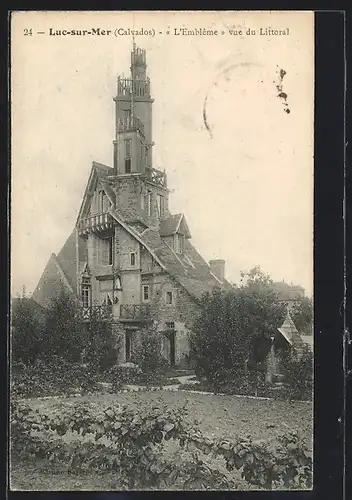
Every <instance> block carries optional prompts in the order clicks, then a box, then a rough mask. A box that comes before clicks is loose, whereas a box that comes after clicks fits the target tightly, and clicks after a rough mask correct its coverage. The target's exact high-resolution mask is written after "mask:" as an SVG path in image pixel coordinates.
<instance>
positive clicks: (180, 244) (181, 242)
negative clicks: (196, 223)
mask: <svg viewBox="0 0 352 500" xmlns="http://www.w3.org/2000/svg"><path fill="white" fill-rule="evenodd" d="M174 248H175V252H176V253H183V252H184V248H185V237H184V235H183V234H180V233H176V234H175V235H174Z"/></svg>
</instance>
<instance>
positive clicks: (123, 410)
mask: <svg viewBox="0 0 352 500" xmlns="http://www.w3.org/2000/svg"><path fill="white" fill-rule="evenodd" d="M185 413H186V408H179V409H178V410H176V411H172V410H170V409H166V408H164V407H154V408H152V410H150V411H149V412H148V413H145V412H142V411H139V410H138V409H137V410H134V409H131V408H128V407H126V406H120V405H110V406H108V407H106V408H101V407H99V406H97V405H87V404H82V403H76V404H66V405H64V404H61V405H60V411H59V412H57V413H56V414H51V415H48V414H46V413H45V412H44V413H43V412H39V411H38V410H36V411H33V410H32V409H31V408H30V407H29V406H28V405H23V404H17V403H16V404H14V405H13V407H12V409H11V453H12V458H13V459H17V460H18V459H19V460H29V459H33V458H38V457H44V458H46V459H47V460H48V461H49V462H50V461H51V462H53V463H57V462H59V461H62V462H65V463H66V464H67V465H68V466H69V467H70V468H71V469H73V470H81V469H85V470H89V469H100V470H115V471H116V472H117V473H118V474H119V481H120V482H123V484H124V485H125V487H126V488H127V489H137V488H139V487H142V488H143V487H156V488H165V487H166V488H167V487H170V486H172V488H173V489H175V488H177V487H178V486H180V487H181V488H183V489H217V488H219V489H232V488H233V486H234V481H233V480H232V479H231V478H229V477H228V476H225V475H224V474H222V473H221V472H219V471H218V470H216V469H213V468H212V467H211V466H210V465H208V464H207V463H206V461H205V457H206V456H207V455H210V454H211V455H212V456H213V457H222V459H223V460H224V462H225V465H226V468H227V470H228V471H232V470H234V469H237V470H241V471H242V476H243V477H244V478H245V480H246V481H247V482H248V483H249V484H251V485H254V486H257V487H258V488H265V489H271V488H282V487H286V488H295V489H297V488H299V489H302V488H311V484H312V459H311V453H310V452H309V450H308V448H307V447H306V445H305V443H304V442H302V440H301V439H300V437H299V436H298V435H297V434H296V433H293V432H289V433H287V434H285V435H283V436H280V437H279V438H278V440H277V442H276V443H272V442H269V441H259V442H258V441H257V442H255V441H252V440H251V439H250V438H236V439H213V438H209V437H207V436H204V435H203V434H202V432H201V431H200V430H199V429H198V428H197V426H196V425H194V426H192V425H186V424H185V422H184V416H185ZM73 432H75V433H77V434H78V435H79V436H85V435H88V436H91V438H93V441H92V440H91V441H89V442H85V443H82V441H79V442H76V443H73V444H72V443H71V444H66V443H64V442H63V441H60V440H59V439H58V437H63V436H65V435H66V434H67V433H73ZM103 437H104V442H102V441H100V439H101V438H103ZM170 439H173V440H174V441H175V442H177V443H178V444H179V446H180V448H181V449H183V450H185V451H186V452H188V453H189V454H190V455H191V457H192V458H191V460H187V459H185V457H184V456H181V455H179V460H176V461H173V462H172V463H171V462H168V461H167V460H165V459H164V458H162V455H161V450H162V447H163V444H164V443H165V442H166V441H169V440H170ZM201 456H204V459H202V458H201Z"/></svg>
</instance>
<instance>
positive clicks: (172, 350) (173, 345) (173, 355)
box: [169, 330, 176, 366]
mask: <svg viewBox="0 0 352 500" xmlns="http://www.w3.org/2000/svg"><path fill="white" fill-rule="evenodd" d="M169 341H170V365H171V366H175V364H176V332H175V330H172V331H171V332H170V333H169Z"/></svg>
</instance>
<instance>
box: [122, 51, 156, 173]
mask: <svg viewBox="0 0 352 500" xmlns="http://www.w3.org/2000/svg"><path fill="white" fill-rule="evenodd" d="M130 70H131V74H130V77H128V78H124V77H121V76H119V77H118V79H117V95H116V97H115V98H114V101H115V103H116V119H115V122H116V123H115V126H116V134H115V141H114V170H115V174H129V173H136V172H140V173H144V172H145V168H146V167H150V168H151V167H152V152H151V147H152V103H153V102H154V100H153V99H152V98H151V94H150V80H149V78H148V77H147V71H146V70H147V64H146V52H145V50H143V49H139V48H136V47H135V46H133V50H132V52H131V68H130Z"/></svg>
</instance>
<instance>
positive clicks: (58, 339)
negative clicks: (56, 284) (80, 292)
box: [42, 291, 86, 361]
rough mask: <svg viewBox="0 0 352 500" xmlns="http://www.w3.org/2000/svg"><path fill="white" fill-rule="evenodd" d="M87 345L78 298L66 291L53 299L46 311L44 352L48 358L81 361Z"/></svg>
mask: <svg viewBox="0 0 352 500" xmlns="http://www.w3.org/2000/svg"><path fill="white" fill-rule="evenodd" d="M85 344H86V335H85V329H84V324H83V322H82V318H81V309H80V307H79V304H78V302H77V300H76V298H75V297H74V296H72V295H70V294H68V293H67V292H65V291H61V292H60V293H59V294H58V295H57V296H55V297H53V298H52V300H51V303H50V305H49V307H48V308H47V311H46V321H45V339H44V342H43V346H42V350H43V351H44V352H45V354H46V355H47V356H48V357H51V356H60V357H62V358H65V359H66V360H68V361H79V360H80V356H81V352H82V349H83V347H84V345H85Z"/></svg>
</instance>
